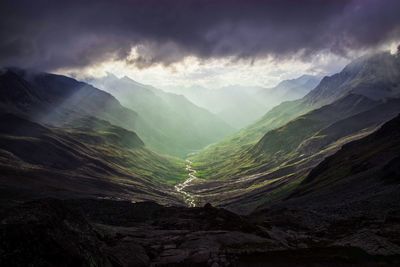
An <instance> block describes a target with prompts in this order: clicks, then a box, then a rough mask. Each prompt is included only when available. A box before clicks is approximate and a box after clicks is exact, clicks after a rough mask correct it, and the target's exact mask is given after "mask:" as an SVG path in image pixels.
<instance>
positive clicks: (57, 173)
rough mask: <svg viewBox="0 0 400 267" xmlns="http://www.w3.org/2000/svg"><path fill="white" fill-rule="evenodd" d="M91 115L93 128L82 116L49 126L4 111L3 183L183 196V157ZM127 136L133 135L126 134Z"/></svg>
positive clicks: (74, 191)
mask: <svg viewBox="0 0 400 267" xmlns="http://www.w3.org/2000/svg"><path fill="white" fill-rule="evenodd" d="M88 120H89V121H90V122H91V123H93V124H94V126H93V129H91V127H90V126H85V127H79V124H81V123H82V120H81V121H79V122H78V123H76V125H75V126H69V127H65V128H48V127H43V126H41V125H39V124H36V123H32V122H30V121H28V120H25V119H21V118H19V117H16V116H15V115H9V114H8V115H2V117H1V121H2V122H3V124H2V126H1V127H0V129H1V132H0V166H1V170H2V180H1V183H2V187H3V188H4V187H7V186H9V187H13V188H17V189H21V190H22V189H23V188H26V189H28V190H29V191H30V192H31V193H32V194H44V195H46V192H47V193H49V194H55V195H56V196H60V197H62V196H63V195H64V196H65V195H67V196H74V195H83V196H86V197H88V196H103V197H121V198H127V199H134V200H155V201H158V202H159V203H173V202H176V201H177V199H178V198H177V197H176V195H174V194H175V192H174V190H173V188H172V185H173V184H175V183H177V182H179V181H182V180H183V179H185V178H186V173H185V164H184V162H183V161H182V160H179V159H176V158H172V157H164V156H160V155H158V154H156V153H154V152H151V151H149V150H148V149H146V148H145V147H144V146H143V143H142V142H141V140H140V139H139V138H137V136H136V135H135V134H134V133H132V132H129V131H127V130H125V129H122V128H120V127H116V126H113V125H111V124H109V123H108V122H106V121H101V120H96V119H95V118H90V119H88ZM127 136H129V137H130V138H128V139H125V138H124V137H127ZM135 136H136V137H135ZM132 140H133V141H132ZM57 192H59V193H57Z"/></svg>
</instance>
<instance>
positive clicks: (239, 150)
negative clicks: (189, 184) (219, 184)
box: [191, 101, 312, 179]
mask: <svg viewBox="0 0 400 267" xmlns="http://www.w3.org/2000/svg"><path fill="white" fill-rule="evenodd" d="M310 109H312V107H311V106H306V105H303V104H302V103H301V102H300V101H290V102H284V103H282V104H280V105H279V106H277V107H275V108H273V109H272V110H271V111H269V112H268V113H267V114H266V115H265V116H264V117H263V118H261V119H260V120H259V121H257V122H256V123H254V124H253V125H251V126H249V127H247V128H245V129H243V130H241V131H239V132H238V133H237V134H234V135H232V136H230V137H228V138H226V139H225V140H223V141H221V142H219V143H217V144H213V145H210V146H208V147H207V148H205V149H204V150H202V151H200V152H199V153H198V154H195V155H193V156H192V157H191V160H192V161H193V162H194V165H193V166H194V167H195V168H196V170H198V176H199V177H200V178H204V179H215V178H221V177H222V176H223V174H224V173H228V172H230V173H237V172H238V171H240V169H242V166H245V165H246V164H247V165H248V166H249V167H250V166H252V164H253V161H252V159H250V158H248V153H247V151H248V150H249V149H250V148H252V147H253V146H254V145H255V144H256V143H257V142H258V141H259V140H260V139H261V138H262V137H263V135H264V134H265V133H266V132H268V131H270V130H273V129H276V128H278V127H281V126H282V125H284V124H286V123H287V122H288V121H290V120H292V119H293V118H295V117H296V116H299V115H301V114H304V113H306V112H307V111H309V110H310ZM237 162H241V164H240V166H239V165H237Z"/></svg>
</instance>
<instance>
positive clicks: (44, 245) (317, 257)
mask: <svg viewBox="0 0 400 267" xmlns="http://www.w3.org/2000/svg"><path fill="white" fill-rule="evenodd" d="M399 233H400V212H396V211H393V212H390V213H388V214H386V216H385V217H384V218H381V219H377V218H375V217H368V216H367V217H365V214H364V215H357V217H344V216H343V217H338V216H335V218H334V219H332V218H329V216H326V215H323V214H322V213H320V214H318V213H315V212H313V211H300V210H295V209H289V208H280V209H270V210H264V211H260V212H257V213H256V214H253V215H250V216H247V217H244V216H239V215H236V214H234V213H231V212H229V211H227V210H224V209H218V208H214V207H212V206H211V205H209V204H207V205H206V206H204V207H201V208H183V207H164V206H161V205H158V204H155V203H151V202H142V203H130V202H122V201H111V200H63V201H62V200H55V199H43V200H37V201H33V202H27V203H23V204H20V205H18V206H11V207H8V208H6V209H3V210H2V211H1V212H0V262H1V265H2V266H213V267H216V266H399V265H400V256H399V255H400V235H399Z"/></svg>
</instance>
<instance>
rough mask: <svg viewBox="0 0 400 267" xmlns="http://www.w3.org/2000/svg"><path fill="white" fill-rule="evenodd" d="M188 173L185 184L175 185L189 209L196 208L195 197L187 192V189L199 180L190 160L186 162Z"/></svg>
mask: <svg viewBox="0 0 400 267" xmlns="http://www.w3.org/2000/svg"><path fill="white" fill-rule="evenodd" d="M186 171H187V172H188V178H187V179H186V180H185V181H184V182H182V183H180V184H177V185H175V190H176V191H177V192H178V193H180V194H181V195H182V196H183V199H184V201H185V203H186V204H187V205H188V206H189V207H196V200H195V196H194V195H193V194H191V193H189V192H187V191H185V188H186V187H187V186H189V185H190V183H191V182H193V180H196V179H197V177H196V175H195V174H196V170H194V169H193V168H192V162H191V161H190V160H186Z"/></svg>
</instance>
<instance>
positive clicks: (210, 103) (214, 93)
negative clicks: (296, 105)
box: [178, 75, 320, 129]
mask: <svg viewBox="0 0 400 267" xmlns="http://www.w3.org/2000/svg"><path fill="white" fill-rule="evenodd" d="M319 80H320V78H319V77H316V76H312V75H303V76H301V77H299V78H296V79H292V80H285V81H282V82H281V83H279V84H278V85H277V86H275V87H273V88H264V87H261V86H242V85H229V86H224V87H221V88H217V89H208V88H204V87H188V88H182V89H180V90H179V91H178V92H179V93H180V94H183V95H184V96H186V97H187V98H188V99H189V100H190V101H192V102H193V103H195V104H197V105H199V106H201V107H204V108H206V109H208V110H210V111H211V112H213V113H215V114H217V115H218V116H219V117H221V118H222V119H224V120H225V121H226V122H228V123H229V124H230V125H232V126H234V127H236V128H237V129H241V128H243V127H246V126H248V125H249V124H251V123H254V122H255V121H256V120H257V119H259V118H260V117H261V116H262V115H263V114H265V113H266V112H267V111H268V110H269V109H271V108H272V107H274V106H276V105H278V104H280V103H281V102H283V101H288V100H294V99H297V98H301V97H303V96H304V95H305V94H307V93H308V92H309V91H310V90H311V89H313V88H314V87H315V85H316V84H317V83H318V81H319Z"/></svg>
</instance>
